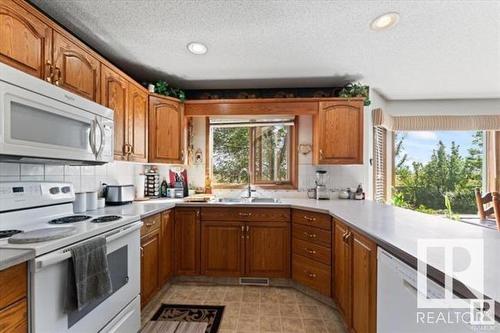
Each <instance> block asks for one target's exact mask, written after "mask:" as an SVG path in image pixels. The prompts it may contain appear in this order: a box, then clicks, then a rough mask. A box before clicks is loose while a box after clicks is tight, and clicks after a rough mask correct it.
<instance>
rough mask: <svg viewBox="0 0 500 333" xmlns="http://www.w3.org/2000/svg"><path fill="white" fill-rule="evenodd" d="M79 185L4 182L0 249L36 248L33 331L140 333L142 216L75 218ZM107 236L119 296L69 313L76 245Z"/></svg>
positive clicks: (0, 202)
mask: <svg viewBox="0 0 500 333" xmlns="http://www.w3.org/2000/svg"><path fill="white" fill-rule="evenodd" d="M74 198H75V194H74V190H73V186H72V185H71V184H66V183H52V182H17V183H11V182H9V183H0V251H1V250H2V249H5V248H9V249H16V248H17V249H31V250H33V251H34V252H35V256H36V258H35V259H34V260H32V261H31V262H30V263H29V272H30V278H29V283H30V286H29V287H30V288H29V290H30V332H32V333H41V332H43V333H45V332H90V333H91V332H96V333H97V332H137V331H138V330H139V328H140V296H139V293H140V253H139V249H140V228H141V226H142V222H141V221H140V219H139V217H138V216H117V215H103V214H102V213H101V214H99V213H95V212H92V211H90V212H86V213H84V214H74V213H73V205H72V202H73V200H74ZM95 237H105V238H106V246H107V252H108V265H109V270H110V275H111V281H112V286H113V293H112V294H111V295H109V296H108V297H106V298H104V299H100V300H96V302H94V303H92V304H89V305H88V306H87V307H86V308H84V309H82V310H81V311H73V312H70V313H67V312H65V311H64V302H65V295H66V284H67V277H68V274H67V273H68V269H69V268H68V264H69V260H71V252H70V251H69V249H70V248H71V247H72V246H75V245H78V244H80V243H83V242H85V241H87V240H90V239H93V238H95Z"/></svg>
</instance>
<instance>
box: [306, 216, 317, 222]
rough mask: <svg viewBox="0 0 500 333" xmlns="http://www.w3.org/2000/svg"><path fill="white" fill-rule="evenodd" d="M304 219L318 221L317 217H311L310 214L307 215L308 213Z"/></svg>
mask: <svg viewBox="0 0 500 333" xmlns="http://www.w3.org/2000/svg"><path fill="white" fill-rule="evenodd" d="M304 220H307V221H312V222H314V221H316V218H315V217H309V216H307V215H304Z"/></svg>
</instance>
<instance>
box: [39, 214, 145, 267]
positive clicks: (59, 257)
mask: <svg viewBox="0 0 500 333" xmlns="http://www.w3.org/2000/svg"><path fill="white" fill-rule="evenodd" d="M141 227H142V221H137V222H134V223H131V224H129V225H127V226H125V227H123V228H121V229H119V230H118V231H116V230H113V231H112V232H109V233H107V234H104V237H105V238H106V243H110V242H113V241H115V240H117V239H118V238H121V237H123V236H125V235H128V234H130V233H131V232H133V231H135V230H137V229H140V228H141ZM98 237H102V236H98ZM70 249H71V247H67V248H65V249H63V250H61V251H58V252H56V253H51V254H48V255H45V256H43V257H42V258H38V259H35V271H36V272H39V271H41V270H42V269H45V268H46V267H48V266H51V265H55V264H57V263H60V262H62V261H64V260H67V259H69V258H71V252H70V251H69V250H70Z"/></svg>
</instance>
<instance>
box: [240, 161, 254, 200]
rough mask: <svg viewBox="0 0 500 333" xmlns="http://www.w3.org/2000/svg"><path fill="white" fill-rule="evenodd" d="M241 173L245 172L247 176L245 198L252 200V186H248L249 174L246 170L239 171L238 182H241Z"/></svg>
mask: <svg viewBox="0 0 500 333" xmlns="http://www.w3.org/2000/svg"><path fill="white" fill-rule="evenodd" d="M243 172H245V173H246V174H247V176H248V186H247V198H248V199H251V198H252V192H253V190H252V186H251V184H250V172H249V171H248V169H247V168H243V169H241V171H240V182H241V174H242V173H243Z"/></svg>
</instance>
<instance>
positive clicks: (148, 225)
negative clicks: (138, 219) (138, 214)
mask: <svg viewBox="0 0 500 333" xmlns="http://www.w3.org/2000/svg"><path fill="white" fill-rule="evenodd" d="M155 224H156V221H155V222H148V223H146V227H148V228H149V227H152V226H154V225H155Z"/></svg>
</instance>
